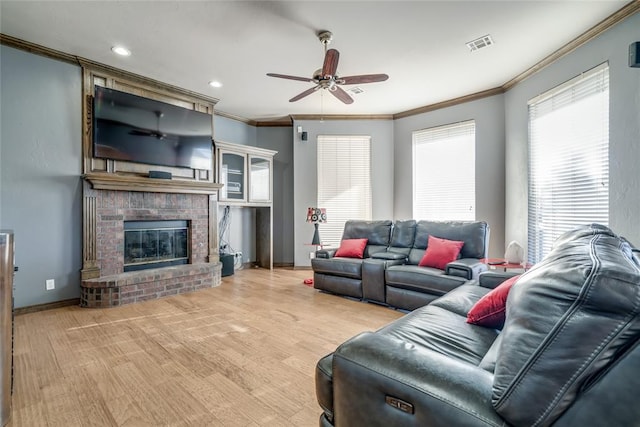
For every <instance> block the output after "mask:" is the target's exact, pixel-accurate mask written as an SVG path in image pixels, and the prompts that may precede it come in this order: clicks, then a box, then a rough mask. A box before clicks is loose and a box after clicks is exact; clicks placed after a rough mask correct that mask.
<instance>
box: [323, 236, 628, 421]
mask: <svg viewBox="0 0 640 427" xmlns="http://www.w3.org/2000/svg"><path fill="white" fill-rule="evenodd" d="M505 276H506V274H501V273H494V272H486V273H483V274H481V275H480V279H479V285H478V284H464V285H462V286H459V287H457V288H456V289H454V290H452V291H451V292H449V293H448V294H446V295H445V296H443V297H441V298H439V299H436V300H435V301H433V302H431V303H430V304H429V305H426V306H424V307H421V308H419V309H416V310H414V311H413V312H411V313H409V314H407V315H405V316H403V317H402V318H400V319H398V320H396V321H394V322H392V323H391V324H389V325H387V326H386V327H383V328H382V329H380V330H378V331H377V332H365V333H362V334H360V335H358V336H356V337H354V338H352V339H350V340H348V341H346V342H345V343H343V344H342V345H340V346H339V347H338V348H337V349H336V351H335V352H334V353H333V354H330V355H328V356H326V357H324V358H322V359H321V360H320V361H319V362H318V364H317V367H316V394H317V398H318V402H319V404H320V406H321V407H322V410H323V413H322V415H321V417H320V425H321V426H324V427H328V426H335V427H340V426H370V427H375V426H385V427H390V426H510V425H511V426H527V427H529V426H549V425H553V426H558V427H560V426H581V427H582V426H614V425H615V426H635V425H638V420H640V405H638V404H637V397H636V393H637V390H639V389H640V375H638V372H640V340H639V338H640V258H639V257H638V254H637V252H634V249H633V248H632V247H631V245H630V244H629V243H628V242H627V241H626V240H625V239H624V238H621V237H619V236H617V235H615V234H614V233H613V232H612V231H611V230H610V229H608V228H607V227H604V226H601V225H597V224H592V225H590V226H585V227H581V228H579V229H576V230H574V231H571V232H568V233H565V234H564V235H563V236H561V237H560V238H559V239H558V240H557V241H556V243H555V245H554V248H553V249H552V251H551V253H550V254H549V255H548V256H547V257H545V259H544V260H543V261H541V262H540V263H538V264H536V265H535V266H534V267H533V268H532V269H531V270H529V271H528V272H526V273H524V274H523V275H522V276H521V277H520V278H519V279H518V280H517V281H516V283H515V284H514V285H513V287H512V288H511V290H510V291H509V293H508V298H507V300H506V316H505V320H504V326H503V327H502V329H501V330H496V329H492V328H488V327H484V326H478V325H473V324H469V323H467V313H468V312H469V310H470V309H471V307H473V306H474V304H475V303H476V302H477V301H478V300H479V299H480V298H482V297H483V296H484V295H486V294H487V293H488V292H490V291H491V288H493V287H495V286H496V285H497V284H498V283H499V282H501V281H502V280H503V279H504V278H505Z"/></svg>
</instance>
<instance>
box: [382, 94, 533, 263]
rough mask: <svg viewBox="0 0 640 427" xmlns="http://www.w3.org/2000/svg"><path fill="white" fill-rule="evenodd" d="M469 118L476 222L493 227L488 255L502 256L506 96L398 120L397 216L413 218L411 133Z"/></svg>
mask: <svg viewBox="0 0 640 427" xmlns="http://www.w3.org/2000/svg"><path fill="white" fill-rule="evenodd" d="M470 119H473V120H475V123H476V219H477V220H484V221H487V223H488V224H489V226H490V227H491V240H490V245H489V254H490V255H491V256H495V257H501V256H503V255H504V241H505V239H504V212H505V204H504V188H505V187H504V144H505V137H504V100H503V95H496V96H492V97H489V98H483V99H480V100H477V101H472V102H467V103H465V104H460V105H455V106H453V107H449V108H443V109H440V110H436V111H431V112H428V113H424V114H420V115H416V116H411V117H406V118H403V119H398V120H396V121H395V123H394V129H395V130H394V144H395V151H394V163H395V166H394V170H395V174H394V182H395V183H394V192H393V194H394V206H395V211H394V215H395V218H396V219H408V218H412V215H413V187H412V181H413V169H412V152H413V145H412V132H413V131H416V130H420V129H426V128H430V127H434V126H440V125H446V124H450V123H456V122H460V121H464V120H470ZM525 175H526V174H525ZM415 219H422V218H415Z"/></svg>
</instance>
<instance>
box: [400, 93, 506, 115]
mask: <svg viewBox="0 0 640 427" xmlns="http://www.w3.org/2000/svg"><path fill="white" fill-rule="evenodd" d="M504 92H505V91H504V89H503V88H502V87H495V88H493V89H488V90H483V91H482V92H476V93H472V94H470V95H465V96H460V97H458V98H453V99H449V100H447V101H442V102H438V103H435V104H431V105H425V106H424V107H418V108H414V109H412V110H407V111H403V112H401V113H397V114H394V115H393V119H394V120H396V119H403V118H405V117H409V116H415V115H417V114H423V113H427V112H429V111H434V110H440V109H442V108H447V107H452V106H454V105H458V104H464V103H465V102H470V101H476V100H478V99H482V98H487V97H489V96H494V95H499V94H501V93H504Z"/></svg>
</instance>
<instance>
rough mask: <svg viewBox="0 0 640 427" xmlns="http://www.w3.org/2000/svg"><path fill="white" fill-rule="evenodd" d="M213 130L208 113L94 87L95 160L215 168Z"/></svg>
mask: <svg viewBox="0 0 640 427" xmlns="http://www.w3.org/2000/svg"><path fill="white" fill-rule="evenodd" d="M212 132H213V126H212V116H211V115H210V114H206V113H201V112H199V111H194V110H189V109H187V108H182V107H178V106H175V105H171V104H167V103H165V102H160V101H156V100H153V99H149V98H143V97H141V96H137V95H132V94H130V93H126V92H120V91H117V90H114V89H108V88H105V87H101V86H96V87H95V96H94V99H93V155H94V157H98V158H103V159H115V160H126V161H131V162H137V163H147V164H151V165H164V166H177V167H185V168H193V169H209V170H211V168H212V158H213V144H212Z"/></svg>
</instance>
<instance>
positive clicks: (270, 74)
mask: <svg viewBox="0 0 640 427" xmlns="http://www.w3.org/2000/svg"><path fill="white" fill-rule="evenodd" d="M267 76H269V77H278V78H279V79H288V80H299V81H301V82H311V83H313V79H310V78H309V77H297V76H288V75H286V74H276V73H267Z"/></svg>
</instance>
